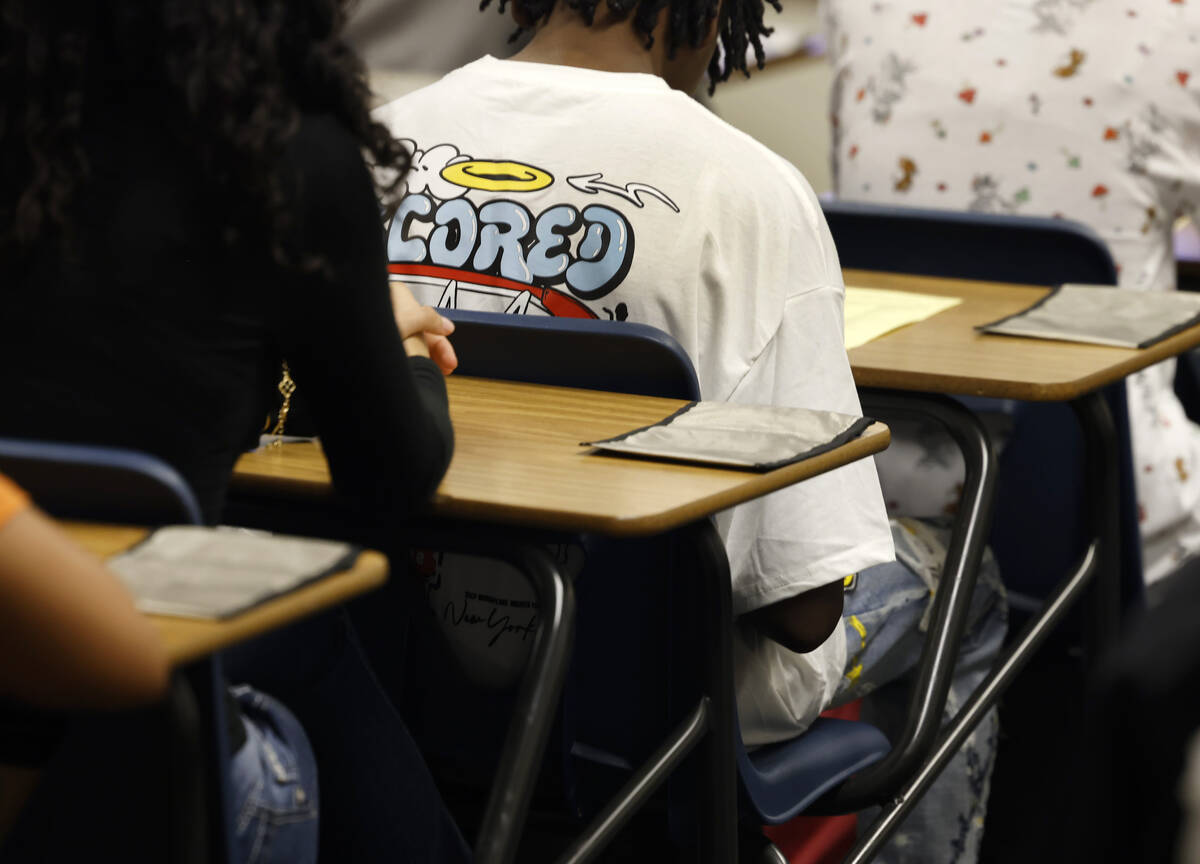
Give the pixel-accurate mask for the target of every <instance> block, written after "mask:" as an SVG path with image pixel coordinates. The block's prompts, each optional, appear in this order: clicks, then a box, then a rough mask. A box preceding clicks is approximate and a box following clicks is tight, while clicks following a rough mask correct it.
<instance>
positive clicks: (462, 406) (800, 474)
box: [233, 375, 890, 536]
mask: <svg viewBox="0 0 1200 864" xmlns="http://www.w3.org/2000/svg"><path fill="white" fill-rule="evenodd" d="M447 384H448V387H449V391H450V415H451V418H452V420H453V422H454V433H455V439H456V443H455V452H454V460H453V462H452V463H451V465H450V469H449V471H448V472H447V474H446V477H445V479H443V481H442V484H441V486H440V487H439V488H438V491H437V494H436V496H435V497H434V501H433V512H434V513H435V514H437V515H439V516H450V517H455V518H461V519H472V520H478V521H486V522H501V523H510V524H519V525H522V526H525V527H529V528H544V529H550V530H558V531H570V532H594V533H600V534H608V535H611V536H639V535H648V534H657V533H660V532H663V531H667V530H670V529H672V528H676V527H679V526H681V525H685V524H687V523H688V522H692V521H694V520H696V519H699V518H702V517H704V516H708V515H711V514H713V513H716V512H718V511H720V510H725V509H727V508H729V507H732V506H733V505H735V504H740V503H742V502H743V501H748V500H750V499H752V498H757V497H759V496H761V495H765V494H766V493H767V492H772V491H774V490H776V489H780V488H782V487H784V486H790V485H791V484H793V483H797V482H799V481H801V480H805V479H807V478H809V477H814V476H816V475H818V474H821V473H824V472H826V471H829V470H831V469H833V468H836V467H838V466H841V465H845V464H846V463H848V462H853V461H855V460H858V459H862V458H864V457H865V456H869V455H871V454H872V453H877V452H879V451H880V450H883V449H884V448H886V447H887V445H888V442H889V440H890V434H889V432H888V429H887V427H886V426H884V425H882V424H878V423H877V424H875V425H874V426H872V427H871V428H870V429H868V430H867V432H866V433H865V434H864V435H863V436H862V437H860V438H859V439H857V440H855V441H851V442H850V443H848V444H846V445H845V446H843V447H839V448H837V449H836V450H832V451H830V452H828V453H825V454H822V455H820V456H817V457H815V458H812V459H808V460H806V461H804V462H800V463H797V464H794V465H788V466H786V467H784V468H779V469H776V470H775V471H770V472H767V473H758V472H753V471H739V470H734V469H727V468H714V467H705V466H698V465H685V464H680V463H670V462H657V461H650V460H645V459H632V458H620V457H614V456H607V455H600V454H597V453H595V452H593V451H592V449H591V448H589V447H581V446H580V444H579V442H580V441H597V440H600V439H603V438H609V437H612V436H615V435H618V434H620V433H622V432H627V431H629V430H631V429H635V428H637V427H640V426H647V425H649V424H651V423H657V422H658V421H660V420H662V419H663V418H664V417H667V416H668V415H670V414H671V413H673V412H674V411H676V410H678V409H679V408H680V407H682V406H683V405H685V404H686V403H685V402H682V401H679V400H676V399H653V398H649V397H645V396H630V395H627V394H621V393H600V392H597V391H593V390H575V389H571V388H565V387H544V386H539V385H533V384H516V383H510V382H505V381H491V380H486V379H480V378H467V377H463V376H458V375H453V376H451V377H450V378H449V379H447ZM233 485H234V488H235V489H237V490H241V491H243V492H248V493H253V494H258V495H263V496H266V497H295V496H300V497H310V498H311V497H322V496H330V495H331V494H332V489H331V486H330V480H329V470H328V468H327V467H326V465H325V458H324V456H323V455H322V453H321V451H320V448H319V447H318V446H317V445H314V444H303V443H300V444H283V445H281V446H280V447H277V448H271V449H263V450H258V451H255V452H253V453H247V454H245V455H244V456H242V458H241V459H240V460H238V463H237V467H236V468H235V470H234V476H233Z"/></svg>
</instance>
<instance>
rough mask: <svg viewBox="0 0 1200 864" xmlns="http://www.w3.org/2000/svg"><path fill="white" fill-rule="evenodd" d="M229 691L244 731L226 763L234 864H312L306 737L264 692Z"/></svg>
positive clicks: (313, 827)
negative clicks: (231, 791) (234, 851)
mask: <svg viewBox="0 0 1200 864" xmlns="http://www.w3.org/2000/svg"><path fill="white" fill-rule="evenodd" d="M231 692H232V693H233V695H234V698H235V699H236V700H237V702H238V706H239V707H240V708H241V711H242V726H243V727H244V728H245V730H246V741H245V743H244V744H243V745H242V747H241V748H240V749H239V750H238V751H237V753H235V754H234V755H233V760H232V762H231V765H230V780H231V782H232V785H233V796H234V797H233V804H234V831H235V833H236V841H235V842H236V845H237V856H238V860H237V862H236V864H243V862H244V864H315V862H316V860H317V812H318V803H319V802H318V797H317V762H316V758H315V757H314V756H313V752H312V747H310V746H309V743H308V736H307V735H305V734H304V730H303V729H302V728H301V727H300V723H299V722H298V721H297V720H296V718H295V717H294V716H293V715H292V712H290V711H288V710H287V709H286V708H284V707H283V705H281V704H280V703H279V702H277V701H276V700H274V699H272V698H271V697H270V696H268V695H267V694H265V693H261V692H259V691H258V690H255V689H253V688H251V687H248V686H245V685H241V686H238V687H234V688H232V690H231Z"/></svg>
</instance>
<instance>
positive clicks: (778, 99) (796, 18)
mask: <svg viewBox="0 0 1200 864" xmlns="http://www.w3.org/2000/svg"><path fill="white" fill-rule="evenodd" d="M783 6H784V11H783V14H782V15H776V14H775V13H774V12H773V11H772V10H771V9H768V10H767V23H768V24H771V25H773V26H775V27H776V32H775V34H774V35H773V36H772V37H770V39H768V40H767V45H768V46H771V47H772V48H775V47H778V49H779V50H785V51H786V50H787V49H788V48H790V47H793V45H794V43H795V42H797V41H798V40H799V38H800V37H802V36H805V35H811V34H816V33H818V32H819V30H820V27H819V22H818V20H817V10H816V6H817V3H816V0H783ZM777 40H778V41H777ZM829 78H830V75H829V67H828V64H826V62H825V60H824V58H821V57H815V58H803V57H799V58H790V59H784V60H780V61H777V62H775V63H774V64H772V63H770V62H768V64H767V68H766V69H764V70H762V71H761V72H759V71H754V70H752V74H751V76H750V78H749V79H746V78H741V77H738V78H730V79H729V80H728V81H726V82H725V83H723V84H722V85H721V86H719V87H718V88H717V92H716V95H715V96H714V97H713V100H712V107H713V110H714V111H716V112H717V114H718V115H720V116H721V117H722V118H724V119H725V120H726V121H728V122H729V123H732V124H733V125H734V126H736V127H738V128H739V129H741V130H742V131H743V132H746V133H747V134H749V135H751V136H753V137H754V138H757V139H758V140H759V141H761V142H762V143H763V144H766V145H767V146H768V147H770V148H771V149H772V150H774V151H775V152H776V153H778V154H779V155H781V156H783V157H784V158H785V159H787V160H788V161H789V162H791V163H792V164H793V165H795V166H796V167H797V168H799V169H800V170H801V172H803V174H804V176H805V177H807V178H808V182H809V183H811V184H812V186H813V189H815V190H816V192H817V194H820V193H822V192H827V191H828V190H829V188H830V176H829V140H830V130H829V108H828V100H829Z"/></svg>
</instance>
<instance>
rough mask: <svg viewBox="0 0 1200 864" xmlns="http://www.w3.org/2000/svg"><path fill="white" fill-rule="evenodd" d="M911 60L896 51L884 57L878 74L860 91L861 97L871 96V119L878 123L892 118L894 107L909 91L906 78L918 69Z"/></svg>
mask: <svg viewBox="0 0 1200 864" xmlns="http://www.w3.org/2000/svg"><path fill="white" fill-rule="evenodd" d="M916 68H917V67H916V66H915V65H914V64H913V62H912V61H911V60H902V59H901V58H900V57H899V55H897V54H895V53H891V54H888V56H887V57H886V58H884V61H883V66H882V67H881V68H880V70H879V74H878V75H872V76H871V77H870V78H869V79H868V80H867V86H866V87H864V88H863V89H862V90H860V91H859V98H860V99H861V98H863V97H864V96H867V95H869V96H870V97H871V102H872V104H871V119H873V120H874V121H875V122H876V123H887V122H888V121H889V120H891V119H892V109H893V108H894V107H895V106H896V103H897V102H899V101H900V100H901V99H903V98H904V94H905V93H907V92H908V85H907V83H906V80H907V78H908V76H909V75H911V74H912V73H913V72H915V71H916Z"/></svg>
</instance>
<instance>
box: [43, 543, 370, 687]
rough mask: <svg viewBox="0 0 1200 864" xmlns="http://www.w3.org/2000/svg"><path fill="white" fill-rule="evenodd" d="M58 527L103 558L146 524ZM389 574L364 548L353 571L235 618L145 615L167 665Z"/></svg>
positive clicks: (332, 601) (287, 620)
mask: <svg viewBox="0 0 1200 864" xmlns="http://www.w3.org/2000/svg"><path fill="white" fill-rule="evenodd" d="M59 525H60V527H61V528H63V530H65V531H66V532H67V534H69V535H70V536H71V537H72V539H74V540H75V542H77V543H79V545H81V546H83V547H84V548H85V549H87V550H88V551H90V552H91V553H92V554H94V555H97V556H98V557H101V558H111V557H112V556H114V555H118V554H120V553H121V552H124V551H125V550H126V549H129V548H130V547H132V546H134V545H136V544H137V543H139V542H141V540H142V539H143V538H144V537H145V536H146V535H147V534H148V533H149V532H148V531H147V530H146V529H145V528H133V527H129V526H125V525H96V524H92V523H85V522H60V523H59ZM387 572H388V565H387V559H386V558H385V557H384V556H383V555H381V554H380V553H378V552H372V551H370V550H368V551H365V552H363V553H362V554H361V555H359V556H358V560H357V561H356V562H355V563H354V566H353V567H352V568H351V569H349V570H343V571H342V572H341V573H335V574H333V575H332V576H327V577H325V578H324V579H318V580H317V581H315V582H311V583H309V584H308V585H305V586H304V587H302V588H299V589H297V590H295V591H292V592H290V593H288V594H284V595H282V596H281V597H276V598H275V599H274V600H271V601H268V602H267V603H263V604H262V605H260V606H256V607H254V608H253V609H250V610H248V611H246V612H243V613H242V614H241V615H236V616H234V617H233V618H226V619H225V620H223V621H204V620H199V619H195V618H173V617H170V616H167V615H149V616H147V617H148V618H150V620H151V621H153V622H154V624H155V626H156V627H158V631H159V633H160V634H161V635H162V637H163V641H164V642H165V643H166V646H167V656H168V657H169V658H170V662H171V665H172V666H173V667H174V666H181V665H183V664H185V663H188V662H190V661H192V660H196V659H198V658H200V657H204V656H207V655H209V654H212V653H214V652H216V651H220V650H221V649H222V648H228V647H230V646H231V645H236V644H237V643H239V642H244V641H246V640H247V639H252V638H254V637H255V636H261V635H262V634H264V633H268V632H270V631H272V630H277V629H279V628H280V627H283V626H285V625H287V624H291V623H292V622H294V621H298V620H300V619H301V618H306V617H308V616H309V615H312V614H314V613H316V612H320V611H322V610H324V609H329V608H332V607H334V606H337V605H340V604H341V603H344V602H346V601H347V600H349V599H351V598H352V597H356V596H357V595H359V594H365V593H366V592H367V591H371V590H374V589H375V588H378V587H379V586H380V585H382V584H383V583H384V581H385V580H386V579H387Z"/></svg>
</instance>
